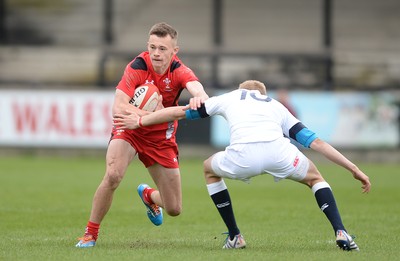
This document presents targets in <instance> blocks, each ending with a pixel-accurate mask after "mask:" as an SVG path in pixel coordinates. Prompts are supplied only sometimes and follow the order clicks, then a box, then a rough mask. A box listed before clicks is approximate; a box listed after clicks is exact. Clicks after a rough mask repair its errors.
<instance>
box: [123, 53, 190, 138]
mask: <svg viewBox="0 0 400 261" xmlns="http://www.w3.org/2000/svg"><path fill="white" fill-rule="evenodd" d="M190 81H198V78H197V76H196V75H195V74H194V72H193V71H192V70H191V69H190V68H189V67H187V66H185V65H184V64H183V63H182V62H181V60H180V59H179V58H178V57H177V56H176V55H174V56H173V57H172V61H171V64H170V66H169V67H168V69H167V70H166V72H165V73H164V74H162V75H161V74H158V73H156V72H155V71H154V69H153V66H152V64H151V60H150V55H149V52H147V51H146V52H142V53H141V54H140V55H138V56H137V57H136V58H135V59H134V60H133V61H131V62H130V63H129V64H128V65H127V66H126V68H125V71H124V75H123V76H122V79H121V81H120V82H119V83H118V85H117V87H116V88H117V89H120V90H121V91H123V92H124V93H126V94H127V95H128V96H129V97H131V98H132V97H133V94H134V92H135V89H136V88H137V87H138V86H140V85H142V84H144V83H147V82H150V83H152V84H154V85H155V86H157V87H158V89H159V91H160V94H161V95H162V97H163V105H164V107H171V106H176V105H178V100H179V96H180V94H181V92H182V90H183V89H184V88H186V83H187V82H190ZM177 126H178V124H177V122H176V121H175V122H174V124H171V123H164V124H158V125H153V126H148V127H144V128H140V129H136V130H132V132H133V133H136V134H135V135H142V136H143V138H145V139H146V140H149V136H150V135H151V137H152V138H151V139H150V140H149V141H150V142H159V141H160V140H165V139H168V140H171V141H173V142H175V133H176V128H177ZM144 136H145V137H144ZM155 145H156V144H155Z"/></svg>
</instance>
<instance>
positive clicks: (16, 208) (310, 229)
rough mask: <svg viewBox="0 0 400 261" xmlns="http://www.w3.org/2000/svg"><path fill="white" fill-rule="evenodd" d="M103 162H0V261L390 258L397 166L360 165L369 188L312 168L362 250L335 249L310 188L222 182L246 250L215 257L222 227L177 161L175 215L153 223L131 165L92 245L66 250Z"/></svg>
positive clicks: (340, 173) (186, 167)
mask: <svg viewBox="0 0 400 261" xmlns="http://www.w3.org/2000/svg"><path fill="white" fill-rule="evenodd" d="M104 164H105V163H104V159H103V158H102V157H101V158H90V157H86V158H72V157H69V158H60V157H28V156H27V157H7V158H0V202H1V204H0V260H96V261H98V260H233V259H239V260H338V259H344V260H350V259H351V260H396V259H397V260H398V259H399V257H398V252H399V250H400V246H399V244H398V242H399V235H400V225H399V224H400V207H399V201H400V193H399V192H398V191H399V184H400V175H399V174H400V173H399V167H400V165H387V164H359V165H360V167H361V168H362V169H363V170H364V171H365V172H366V173H367V174H368V175H369V176H370V178H371V181H372V191H371V192H370V194H368V195H364V194H362V193H361V188H360V183H359V182H358V181H355V180H354V179H353V178H352V177H351V175H350V174H349V173H348V172H346V171H344V170H343V169H341V168H339V167H337V166H334V165H330V164H318V162H317V166H318V167H319V169H320V170H321V172H322V173H323V175H324V177H325V178H326V180H327V181H328V182H329V183H330V185H331V186H332V188H333V192H334V194H335V196H336V200H337V203H338V206H339V209H340V212H341V214H342V219H343V221H344V223H345V226H346V227H347V229H348V230H349V232H350V234H355V235H356V236H357V239H356V242H357V244H358V245H359V247H360V249H361V251H360V252H358V253H357V252H343V251H340V250H339V249H337V248H336V247H335V241H334V239H335V237H334V233H333V230H332V228H331V226H330V224H329V222H328V221H327V220H326V218H325V216H324V214H323V213H322V212H321V211H320V210H319V209H318V207H317V204H316V202H315V199H314V197H313V195H312V193H311V191H310V190H309V189H307V188H306V187H305V186H303V185H300V184H297V183H295V182H292V181H286V180H284V181H281V182H279V183H275V182H274V181H273V179H272V177H270V176H260V177H257V178H254V179H253V180H252V182H251V184H246V183H243V182H239V181H230V180H227V181H226V183H227V185H228V187H229V189H230V193H231V197H232V201H233V207H234V209H235V212H236V219H237V222H238V225H239V227H240V229H241V232H242V234H243V235H244V237H245V239H246V242H247V244H248V247H247V248H246V249H244V250H228V251H226V250H222V249H221V248H222V243H223V241H224V239H225V237H224V236H223V235H221V233H222V232H225V231H226V228H225V226H224V224H223V222H222V220H221V219H220V217H219V215H218V212H217V210H216V209H215V206H214V205H213V204H212V202H211V199H210V198H209V196H208V194H207V190H206V187H205V184H204V179H203V177H202V173H201V172H202V160H184V159H183V160H181V172H182V186H183V212H182V214H181V215H180V216H178V217H169V216H165V218H164V224H163V225H162V226H160V227H155V226H153V225H152V224H151V223H150V221H149V220H148V219H147V216H146V213H145V208H144V206H143V205H142V203H141V201H140V198H139V197H138V196H137V193H136V187H137V185H138V184H140V183H142V182H147V183H149V184H151V185H153V182H152V181H151V179H150V177H149V175H148V174H147V171H146V170H145V168H144V167H143V166H142V165H141V164H140V163H139V161H138V160H137V159H136V160H135V161H134V163H133V164H132V165H131V166H130V168H129V170H128V172H127V174H126V176H125V179H124V180H123V181H122V183H121V185H120V187H119V188H118V190H117V191H116V193H115V197H114V202H113V205H112V207H111V210H110V212H109V213H108V215H107V216H106V218H105V220H104V221H103V223H102V227H101V230H100V236H99V240H98V243H97V245H96V247H95V248H92V249H77V248H75V247H74V245H75V244H76V242H77V240H76V238H77V237H79V236H81V235H82V234H83V232H84V228H85V225H86V222H87V220H88V217H89V211H90V208H91V201H92V196H93V193H94V191H95V190H96V188H97V186H98V184H99V182H100V180H101V179H102V177H103V173H104Z"/></svg>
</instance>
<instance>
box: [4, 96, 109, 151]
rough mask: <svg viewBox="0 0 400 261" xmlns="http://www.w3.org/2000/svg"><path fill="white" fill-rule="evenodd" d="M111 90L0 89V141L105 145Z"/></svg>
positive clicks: (27, 145)
mask: <svg viewBox="0 0 400 261" xmlns="http://www.w3.org/2000/svg"><path fill="white" fill-rule="evenodd" d="M113 97H114V92H113V91H48V90H46V91H44V90H43V91H41V90H35V91H33V90H12V91H11V90H0V145H5V146H21V147H32V146H33V147H35V146H44V147H93V148H96V147H99V148H102V147H104V148H105V147H106V146H107V143H108V140H109V138H110V130H111V127H112V116H111V107H112V102H113Z"/></svg>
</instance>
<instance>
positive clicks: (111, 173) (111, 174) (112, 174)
mask: <svg viewBox="0 0 400 261" xmlns="http://www.w3.org/2000/svg"><path fill="white" fill-rule="evenodd" d="M122 178H123V174H122V173H121V172H120V171H118V170H116V169H108V170H107V172H106V176H105V177H104V179H105V181H106V182H107V185H108V186H109V187H110V188H111V189H116V188H117V187H118V185H119V184H120V183H121V181H122Z"/></svg>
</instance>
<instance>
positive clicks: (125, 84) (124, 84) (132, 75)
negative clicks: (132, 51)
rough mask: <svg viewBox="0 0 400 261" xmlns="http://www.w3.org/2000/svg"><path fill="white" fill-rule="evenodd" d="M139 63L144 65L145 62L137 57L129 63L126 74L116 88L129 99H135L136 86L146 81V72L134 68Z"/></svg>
mask: <svg viewBox="0 0 400 261" xmlns="http://www.w3.org/2000/svg"><path fill="white" fill-rule="evenodd" d="M137 63H144V60H143V59H141V58H138V57H137V58H136V59H135V60H134V61H133V62H131V63H129V64H128V65H127V66H126V67H125V71H124V74H123V75H122V78H121V80H120V81H119V83H118V85H117V87H116V88H117V89H119V90H121V91H123V92H124V93H126V94H127V95H128V96H129V97H133V95H134V93H135V88H136V86H138V85H139V84H140V83H142V82H144V81H145V77H144V75H143V73H144V72H145V71H144V70H143V69H141V70H138V69H135V68H134V66H135V65H136V64H137Z"/></svg>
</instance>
